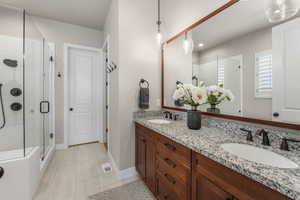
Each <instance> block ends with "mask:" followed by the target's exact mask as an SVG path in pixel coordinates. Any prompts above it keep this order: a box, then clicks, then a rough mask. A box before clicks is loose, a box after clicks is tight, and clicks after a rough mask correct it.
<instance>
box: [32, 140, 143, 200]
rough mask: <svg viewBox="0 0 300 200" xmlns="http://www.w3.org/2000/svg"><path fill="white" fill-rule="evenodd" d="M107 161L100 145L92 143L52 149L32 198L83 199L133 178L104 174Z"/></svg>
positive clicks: (85, 199)
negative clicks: (121, 178) (48, 162)
mask: <svg viewBox="0 0 300 200" xmlns="http://www.w3.org/2000/svg"><path fill="white" fill-rule="evenodd" d="M106 162H109V157H108V155H107V153H106V150H105V148H104V145H102V144H99V143H95V144H88V145H82V146H76V147H72V148H69V149H67V150H59V151H56V153H55V155H54V158H53V160H52V162H51V163H50V164H49V167H48V169H47V171H46V173H45V175H44V177H43V178H42V181H41V185H40V188H39V190H38V192H37V194H36V197H35V199H34V200H87V199H88V197H89V196H91V195H94V194H96V193H99V192H101V191H105V190H108V189H111V188H115V187H118V186H121V185H123V184H126V183H128V182H131V181H134V180H137V177H132V178H130V179H127V180H120V178H119V176H118V175H117V173H116V171H115V170H114V169H113V170H112V172H109V173H104V172H103V170H102V166H101V165H102V164H103V163H106Z"/></svg>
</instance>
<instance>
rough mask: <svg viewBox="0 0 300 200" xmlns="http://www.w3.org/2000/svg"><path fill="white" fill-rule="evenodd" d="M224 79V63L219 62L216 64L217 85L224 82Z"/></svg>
mask: <svg viewBox="0 0 300 200" xmlns="http://www.w3.org/2000/svg"><path fill="white" fill-rule="evenodd" d="M224 80H225V65H224V64H219V65H218V85H220V84H224Z"/></svg>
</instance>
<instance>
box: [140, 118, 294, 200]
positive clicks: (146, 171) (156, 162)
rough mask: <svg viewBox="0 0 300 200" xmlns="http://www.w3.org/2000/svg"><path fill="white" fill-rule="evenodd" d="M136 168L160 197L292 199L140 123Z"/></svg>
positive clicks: (160, 199)
mask: <svg viewBox="0 0 300 200" xmlns="http://www.w3.org/2000/svg"><path fill="white" fill-rule="evenodd" d="M136 169H137V171H138V173H139V174H140V176H141V178H142V179H143V180H144V182H145V183H146V185H147V186H148V188H149V189H150V190H151V191H152V193H153V194H154V195H155V197H156V198H157V199H158V200H291V199H289V198H288V197H286V196H284V195H282V194H281V193H279V192H277V191H274V190H272V189H270V188H268V187H266V186H265V185H263V184H261V183H258V182H256V181H254V180H252V179H250V178H248V177H246V176H243V175H241V174H239V173H237V172H235V171H233V170H231V169H229V168H227V167H225V166H223V165H221V164H219V163H218V162H215V161H213V160H211V159H209V158H207V157H205V156H203V155H201V154H199V153H196V152H192V151H191V150H190V149H189V148H186V147H185V146H183V145H181V144H178V143H176V142H174V141H173V140H170V139H169V138H167V137H164V136H162V135H160V134H158V133H155V132H154V131H152V130H150V129H148V128H145V127H143V126H141V125H139V124H136Z"/></svg>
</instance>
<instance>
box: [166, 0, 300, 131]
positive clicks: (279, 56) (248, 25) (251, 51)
mask: <svg viewBox="0 0 300 200" xmlns="http://www.w3.org/2000/svg"><path fill="white" fill-rule="evenodd" d="M283 2H284V3H285V5H279V3H278V1H271V0H249V1H239V0H231V1H229V2H228V3H227V4H225V5H224V6H222V7H221V8H219V9H217V10H215V11H214V12H212V13H211V14H209V15H208V16H206V17H204V18H202V19H200V20H199V21H198V22H196V23H195V24H192V25H191V26H189V27H187V28H186V29H185V30H183V31H182V32H180V33H179V34H177V35H175V36H174V37H172V38H170V39H169V40H168V41H166V42H165V43H164V44H163V45H162V98H163V99H162V107H163V108H165V109H171V110H177V111H186V110H187V109H190V107H189V106H186V105H184V104H182V102H181V101H179V100H175V99H174V98H173V94H174V91H175V90H176V88H178V86H179V85H180V84H192V85H194V86H196V87H202V88H205V89H206V90H207V91H208V92H209V91H210V92H211V91H215V90H216V91H222V94H220V96H221V95H224V94H225V93H226V94H227V93H228V95H229V96H230V98H223V99H222V100H220V101H207V103H206V104H204V105H201V106H199V108H198V109H200V110H201V111H202V112H203V114H205V115H211V116H215V117H221V118H227V119H234V120H240V121H247V122H253V123H260V124H266V125H272V126H278V127H284V128H291V129H297V130H300V82H299V81H300V78H299V76H300V12H298V11H299V8H300V2H299V1H297V0H287V1H283ZM209 94H210V93H209Z"/></svg>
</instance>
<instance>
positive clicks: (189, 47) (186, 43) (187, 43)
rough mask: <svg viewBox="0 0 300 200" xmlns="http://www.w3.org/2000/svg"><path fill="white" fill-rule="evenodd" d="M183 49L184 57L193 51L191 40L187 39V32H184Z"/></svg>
mask: <svg viewBox="0 0 300 200" xmlns="http://www.w3.org/2000/svg"><path fill="white" fill-rule="evenodd" d="M183 49H184V53H185V54H186V55H187V54H189V53H191V52H193V49H194V42H193V40H192V38H189V37H188V32H185V34H184V40H183Z"/></svg>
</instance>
